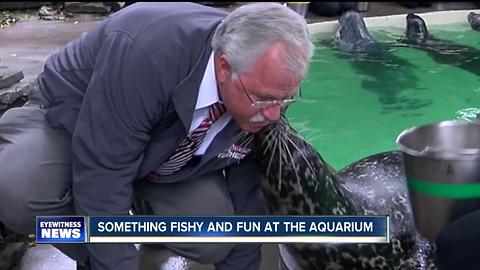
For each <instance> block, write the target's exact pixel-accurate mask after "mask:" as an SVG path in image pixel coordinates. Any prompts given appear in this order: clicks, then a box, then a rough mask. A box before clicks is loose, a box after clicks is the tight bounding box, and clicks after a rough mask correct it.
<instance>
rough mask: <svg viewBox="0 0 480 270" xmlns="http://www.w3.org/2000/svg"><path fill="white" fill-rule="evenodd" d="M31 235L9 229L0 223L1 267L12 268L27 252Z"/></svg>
mask: <svg viewBox="0 0 480 270" xmlns="http://www.w3.org/2000/svg"><path fill="white" fill-rule="evenodd" d="M29 241H30V240H29V237H28V236H26V235H20V234H17V233H14V232H12V231H11V230H9V229H7V228H6V227H5V225H3V224H2V223H0V269H2V270H3V269H11V268H12V267H13V266H15V265H17V264H18V263H19V262H20V260H21V259H22V257H23V255H24V254H25V253H26V252H27V248H28V246H29Z"/></svg>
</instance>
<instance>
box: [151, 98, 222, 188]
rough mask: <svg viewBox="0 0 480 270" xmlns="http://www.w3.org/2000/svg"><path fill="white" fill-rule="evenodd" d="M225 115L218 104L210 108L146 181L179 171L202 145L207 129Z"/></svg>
mask: <svg viewBox="0 0 480 270" xmlns="http://www.w3.org/2000/svg"><path fill="white" fill-rule="evenodd" d="M223 113H225V107H224V106H223V105H222V104H220V103H219V102H217V103H215V104H213V105H211V106H210V108H209V111H208V116H207V118H205V120H203V121H202V123H201V124H200V125H199V126H198V127H197V128H196V129H195V130H194V131H193V132H192V134H191V135H190V136H189V137H187V138H186V139H185V140H184V141H183V142H182V143H181V144H180V145H179V146H178V147H177V149H176V150H175V152H174V153H173V154H172V155H171V156H170V158H168V160H167V161H165V162H164V163H163V164H162V165H160V166H159V167H158V168H157V169H155V170H154V171H152V172H150V173H149V174H148V175H147V179H149V180H155V179H157V178H158V177H159V176H161V175H169V174H172V173H174V172H176V171H178V170H180V169H181V168H182V167H183V166H185V164H187V162H188V161H189V160H190V159H192V157H193V154H194V153H195V151H197V150H198V148H199V147H200V144H202V141H203V138H205V135H206V134H207V131H208V129H209V128H210V127H211V126H212V125H213V123H215V121H217V120H218V119H219V118H220V117H221V116H222V115H223Z"/></svg>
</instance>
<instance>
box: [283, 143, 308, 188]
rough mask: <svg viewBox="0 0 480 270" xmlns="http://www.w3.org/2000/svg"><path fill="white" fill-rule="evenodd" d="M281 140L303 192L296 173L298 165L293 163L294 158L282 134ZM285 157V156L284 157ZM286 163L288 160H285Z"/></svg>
mask: <svg viewBox="0 0 480 270" xmlns="http://www.w3.org/2000/svg"><path fill="white" fill-rule="evenodd" d="M282 142H283V145H284V147H285V149H286V152H287V155H288V157H289V158H290V161H291V164H292V167H293V172H294V173H295V176H296V178H297V184H298V188H299V189H300V192H301V193H303V190H302V185H301V184H300V175H299V174H298V166H297V165H296V164H295V162H294V159H293V156H292V153H291V152H290V149H289V148H288V144H287V140H286V139H285V136H283V138H282ZM286 158H287V157H285V159H286ZM287 163H288V162H287Z"/></svg>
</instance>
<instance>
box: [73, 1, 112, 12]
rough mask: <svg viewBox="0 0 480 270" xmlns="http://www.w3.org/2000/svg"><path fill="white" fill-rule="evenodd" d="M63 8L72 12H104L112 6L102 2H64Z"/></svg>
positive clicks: (108, 10)
mask: <svg viewBox="0 0 480 270" xmlns="http://www.w3.org/2000/svg"><path fill="white" fill-rule="evenodd" d="M65 10H66V11H67V12H72V13H102V14H106V13H109V12H110V11H111V10H112V7H111V6H108V5H105V4H104V3H103V2H65Z"/></svg>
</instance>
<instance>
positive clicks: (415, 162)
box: [397, 121, 480, 242]
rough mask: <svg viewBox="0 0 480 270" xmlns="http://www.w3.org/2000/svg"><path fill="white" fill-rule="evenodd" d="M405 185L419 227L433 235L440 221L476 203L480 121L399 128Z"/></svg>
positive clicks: (479, 180) (479, 188)
mask: <svg viewBox="0 0 480 270" xmlns="http://www.w3.org/2000/svg"><path fill="white" fill-rule="evenodd" d="M397 145H398V146H399V148H400V150H401V151H402V153H403V157H404V162H405V173H406V177H407V184H408V191H409V196H410V201H411V205H412V211H413V215H414V219H415V224H416V226H417V229H418V231H419V232H420V234H422V235H423V236H424V237H425V238H427V239H428V240H430V241H432V242H433V241H435V239H436V237H437V235H438V233H439V232H440V230H441V229H442V228H443V226H444V225H445V224H447V223H449V222H451V221H453V220H455V219H457V218H459V217H461V216H463V215H465V214H467V213H469V212H472V211H474V210H478V209H480V124H479V123H478V122H477V123H476V122H466V121H443V122H439V123H434V124H429V125H425V126H420V127H416V128H411V129H408V130H405V131H403V132H402V133H401V134H400V135H399V136H398V138H397Z"/></svg>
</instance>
